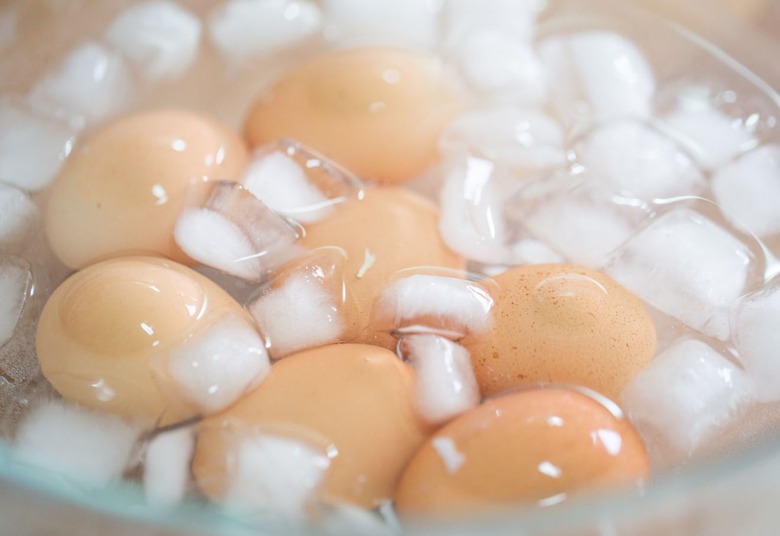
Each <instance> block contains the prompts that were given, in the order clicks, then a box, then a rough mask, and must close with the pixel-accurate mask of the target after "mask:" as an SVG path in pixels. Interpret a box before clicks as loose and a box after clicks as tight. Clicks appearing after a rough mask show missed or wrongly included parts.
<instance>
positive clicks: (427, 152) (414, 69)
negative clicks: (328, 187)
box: [245, 48, 459, 184]
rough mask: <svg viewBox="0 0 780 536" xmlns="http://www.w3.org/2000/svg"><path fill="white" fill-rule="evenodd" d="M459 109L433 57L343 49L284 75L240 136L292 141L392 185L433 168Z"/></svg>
mask: <svg viewBox="0 0 780 536" xmlns="http://www.w3.org/2000/svg"><path fill="white" fill-rule="evenodd" d="M458 107H459V105H458V101H457V99H456V98H455V97H454V95H453V94H452V93H451V92H450V91H448V90H447V88H446V87H445V85H444V77H443V72H442V65H441V63H440V61H438V60H437V59H435V58H433V57H432V56H427V55H423V54H416V53H413V52H409V51H404V50H394V49H384V48H367V49H354V50H344V51H339V52H335V53H330V54H327V55H322V56H319V57H316V58H314V59H313V60H311V61H310V62H308V63H305V64H303V65H301V66H300V67H298V68H296V69H293V70H291V71H289V72H288V73H287V74H286V75H285V76H284V77H283V78H281V79H280V80H279V81H277V82H276V83H275V84H274V85H273V86H272V87H271V88H270V89H269V90H268V91H267V92H266V93H265V94H264V95H263V96H262V97H261V98H260V99H259V100H258V101H257V103H256V104H255V105H254V107H253V108H252V110H251V112H250V114H249V116H248V118H247V121H246V127H245V130H246V136H247V139H248V140H249V143H250V145H252V146H253V147H256V146H259V145H263V144H265V143H269V142H272V141H275V140H277V139H280V138H286V137H290V138H295V139H296V140H298V141H300V142H302V143H304V144H306V145H308V146H310V147H312V148H314V149H316V150H317V151H319V152H321V153H324V154H325V155H327V156H329V157H331V158H333V159H334V160H335V161H336V162H338V163H339V164H341V165H343V166H344V167H346V168H347V169H349V170H350V171H352V172H353V173H355V174H356V175H358V176H359V177H361V178H364V179H373V180H377V181H380V182H383V183H387V184H391V183H392V184H399V183H402V182H406V181H408V180H410V179H412V178H414V177H415V176H417V175H419V174H420V173H422V172H423V171H425V170H426V169H427V168H428V167H430V166H431V165H432V164H433V163H434V162H435V161H436V159H437V158H438V153H437V139H438V137H439V134H440V133H441V131H442V128H443V127H444V126H445V125H446V124H447V123H448V122H449V120H450V119H451V118H452V117H453V115H454V114H455V113H456V111H457V110H458Z"/></svg>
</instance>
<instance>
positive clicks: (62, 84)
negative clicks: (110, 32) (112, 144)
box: [30, 42, 134, 123]
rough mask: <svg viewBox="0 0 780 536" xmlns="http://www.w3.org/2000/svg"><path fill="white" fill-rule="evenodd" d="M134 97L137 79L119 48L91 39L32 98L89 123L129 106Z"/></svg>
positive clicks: (65, 61) (43, 82) (52, 74)
mask: <svg viewBox="0 0 780 536" xmlns="http://www.w3.org/2000/svg"><path fill="white" fill-rule="evenodd" d="M133 97H134V90H133V80H132V77H131V75H130V72H129V70H128V67H127V65H126V63H125V60H124V59H123V58H122V56H120V55H119V53H118V52H113V51H111V50H109V49H107V48H106V47H104V46H103V45H101V44H98V43H94V42H87V43H84V44H83V45H80V46H79V47H77V48H75V49H74V50H73V51H71V52H70V54H68V56H66V57H65V59H64V60H63V62H62V63H61V64H60V66H59V68H58V69H56V70H55V71H54V72H52V73H50V74H49V75H47V76H44V78H43V79H42V80H41V81H39V82H38V83H37V84H36V86H35V87H34V88H33V90H32V92H31V94H30V100H31V102H33V103H34V104H35V105H36V106H38V107H40V108H41V109H45V110H53V111H56V112H58V113H62V114H65V115H67V116H69V117H74V118H81V119H83V120H85V121H86V122H87V123H92V122H101V121H104V120H106V119H109V118H111V117H113V116H115V115H116V114H118V113H119V112H121V111H123V110H124V109H126V108H127V107H128V106H129V104H130V103H131V101H132V100H133Z"/></svg>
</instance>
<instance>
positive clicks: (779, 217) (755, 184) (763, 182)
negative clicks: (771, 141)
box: [712, 145, 780, 237]
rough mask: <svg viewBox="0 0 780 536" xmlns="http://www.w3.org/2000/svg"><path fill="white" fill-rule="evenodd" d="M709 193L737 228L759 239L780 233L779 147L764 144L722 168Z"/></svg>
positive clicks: (713, 179)
mask: <svg viewBox="0 0 780 536" xmlns="http://www.w3.org/2000/svg"><path fill="white" fill-rule="evenodd" d="M712 192H713V194H714V195H715V201H717V203H718V204H719V205H720V208H721V209H722V210H723V213H724V215H725V216H726V218H728V219H729V220H730V221H731V222H732V223H733V224H734V225H735V226H736V227H740V226H743V227H747V230H748V231H750V232H752V233H754V234H756V235H757V236H760V237H766V236H770V235H774V234H777V233H780V145H765V146H762V147H758V148H756V149H754V150H753V151H750V152H749V153H747V154H745V155H743V156H742V157H740V158H739V159H738V160H736V161H734V162H731V163H730V164H727V165H726V166H724V167H723V168H722V169H721V170H720V171H718V172H717V173H715V175H714V176H713V178H712Z"/></svg>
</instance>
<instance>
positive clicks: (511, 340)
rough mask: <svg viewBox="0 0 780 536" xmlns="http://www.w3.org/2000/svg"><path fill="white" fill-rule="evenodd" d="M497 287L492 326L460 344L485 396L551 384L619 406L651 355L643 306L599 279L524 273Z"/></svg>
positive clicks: (579, 272) (535, 268)
mask: <svg viewBox="0 0 780 536" xmlns="http://www.w3.org/2000/svg"><path fill="white" fill-rule="evenodd" d="M495 282H496V283H497V284H498V286H499V288H500V289H499V290H498V291H497V295H496V296H494V298H495V303H494V307H493V325H492V326H491V328H490V330H489V331H488V332H486V333H483V334H474V335H468V336H466V337H465V338H464V339H463V341H462V342H461V344H463V346H465V347H466V348H467V349H468V350H469V352H470V353H471V359H472V363H473V365H474V371H475V373H476V376H477V381H478V382H479V385H480V388H481V390H482V393H483V395H485V396H488V395H491V394H493V393H497V392H499V391H502V390H504V389H509V388H512V387H516V386H521V385H528V384H530V383H534V382H555V383H571V384H576V385H583V386H585V387H589V388H591V389H593V390H595V391H598V392H600V393H601V394H603V395H605V396H607V397H609V398H612V399H617V397H618V395H619V393H620V392H621V391H622V389H623V387H624V386H625V385H626V383H628V381H629V380H630V379H631V378H632V377H633V376H634V375H636V373H637V372H639V370H641V369H642V368H643V367H644V366H645V365H646V364H647V363H648V362H649V361H650V360H651V359H652V357H653V355H654V354H655V345H656V335H655V327H654V325H653V322H652V320H651V319H650V316H649V315H648V313H647V311H646V310H645V308H644V306H643V304H642V302H641V301H640V300H639V298H637V297H636V296H634V295H633V294H631V293H630V292H628V291H627V290H626V289H624V288H623V287H622V286H620V285H619V284H618V283H617V282H615V281H614V280H612V279H611V278H610V277H609V276H607V275H605V274H603V273H601V272H598V271H595V270H591V269H589V268H584V267H580V266H574V265H570V264H543V265H527V266H520V267H517V268H513V269H510V270H508V271H506V272H504V273H502V274H500V275H498V276H497V277H496V278H495Z"/></svg>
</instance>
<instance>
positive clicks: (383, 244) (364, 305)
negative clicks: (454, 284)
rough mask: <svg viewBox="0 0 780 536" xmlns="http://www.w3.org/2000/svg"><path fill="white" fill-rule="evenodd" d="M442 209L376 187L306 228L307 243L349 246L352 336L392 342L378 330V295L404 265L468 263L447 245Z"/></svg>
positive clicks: (411, 195)
mask: <svg viewBox="0 0 780 536" xmlns="http://www.w3.org/2000/svg"><path fill="white" fill-rule="evenodd" d="M438 217H439V216H438V210H437V209H436V207H435V206H434V205H433V204H431V203H430V202H429V201H427V200H426V199H424V198H422V197H420V196H419V195H417V194H414V193H412V192H409V191H405V190H401V189H398V188H376V189H369V190H367V191H366V192H365V197H364V198H363V199H362V200H359V199H350V200H348V201H346V202H345V203H343V204H341V205H339V206H338V209H337V211H336V212H335V213H334V214H333V215H332V216H330V217H329V218H327V219H325V220H323V221H321V222H318V223H315V224H312V225H310V226H308V227H307V228H306V236H305V237H304V238H303V240H301V244H302V245H304V246H307V247H310V248H317V247H321V246H338V247H340V248H342V249H343V250H345V251H346V253H347V260H346V263H345V265H344V277H345V284H346V285H347V287H348V289H349V291H350V292H351V294H352V297H353V299H354V309H352V311H351V312H350V316H351V318H348V319H347V322H346V324H347V329H346V331H347V332H348V333H357V334H358V335H357V338H356V339H355V340H354V341H350V342H366V343H372V344H382V345H385V346H387V347H392V346H393V345H394V344H395V342H394V340H393V339H392V337H390V335H388V334H380V333H376V332H374V330H373V329H372V327H371V310H372V307H373V303H374V298H375V297H376V296H377V295H378V294H379V293H380V292H382V290H384V288H385V286H387V285H388V284H389V283H390V281H391V280H392V276H393V274H394V273H395V272H397V271H398V270H401V269H403V268H411V267H414V266H443V267H448V268H459V269H462V268H463V267H464V261H463V259H462V258H461V257H460V256H458V255H456V254H455V253H453V252H452V251H451V250H449V249H448V248H447V246H445V245H444V242H442V240H441V238H440V237H439V232H438Z"/></svg>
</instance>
